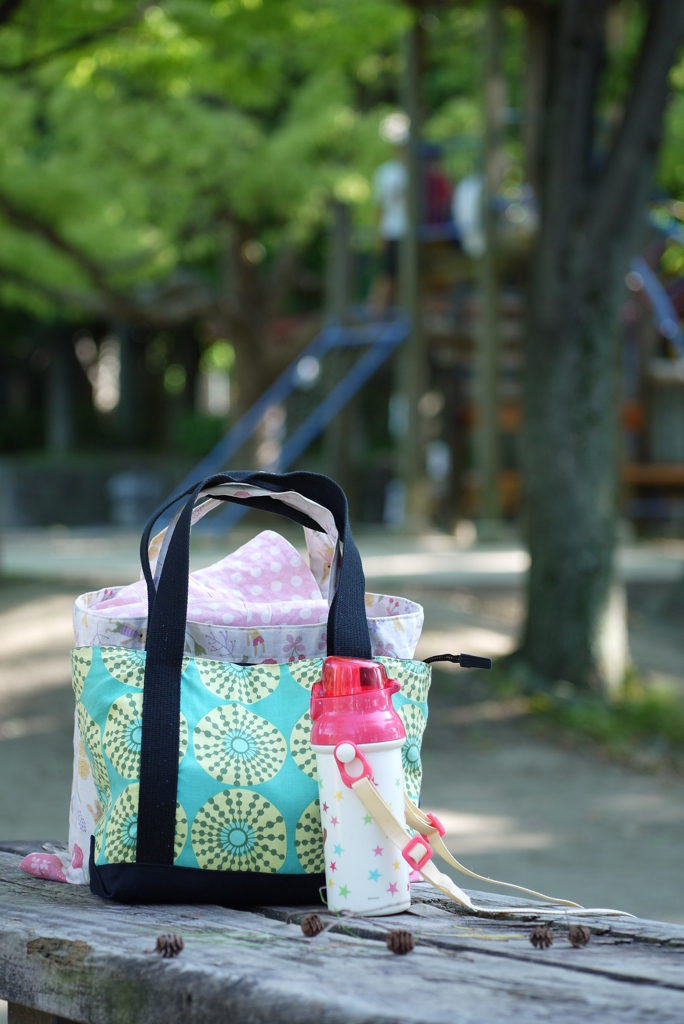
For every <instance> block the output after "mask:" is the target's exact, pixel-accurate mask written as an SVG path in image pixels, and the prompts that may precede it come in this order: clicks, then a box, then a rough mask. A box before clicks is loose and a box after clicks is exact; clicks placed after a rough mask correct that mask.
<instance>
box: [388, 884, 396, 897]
mask: <svg viewBox="0 0 684 1024" xmlns="http://www.w3.org/2000/svg"><path fill="white" fill-rule="evenodd" d="M385 891H386V892H391V893H392V895H393V896H396V895H397V883H396V882H390V884H389V888H388V889H386V890H385Z"/></svg>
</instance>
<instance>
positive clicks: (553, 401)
mask: <svg viewBox="0 0 684 1024" xmlns="http://www.w3.org/2000/svg"><path fill="white" fill-rule="evenodd" d="M606 7H607V5H605V4H603V3H597V2H596V0H561V2H559V3H558V4H557V5H555V6H554V7H547V8H545V9H544V8H543V7H542V8H540V18H541V21H542V28H543V32H542V34H541V38H543V40H544V45H545V47H546V60H545V63H546V67H547V69H548V75H547V83H546V102H545V110H544V118H543V122H542V125H541V139H540V147H539V152H540V166H539V181H540V190H541V191H540V203H541V229H540V238H539V244H538V251H537V255H536V262H535V267H534V271H533V280H532V286H531V295H530V311H529V324H528V337H527V351H526V381H525V427H524V434H523V469H524V480H525V527H526V534H527V540H528V544H529V548H530V555H531V568H530V576H529V583H528V613H527V623H526V627H525V632H524V638H523V644H522V648H521V654H522V655H523V657H524V658H525V660H526V661H527V662H528V663H529V665H530V666H531V667H532V669H533V670H534V673H536V676H537V679H541V681H542V682H546V683H548V682H550V681H553V680H558V679H564V680H569V681H570V682H572V683H573V684H575V685H576V686H578V687H581V688H585V689H589V688H593V689H596V690H601V689H602V688H605V687H606V686H609V687H610V686H612V687H614V686H615V685H616V684H619V682H621V679H620V678H619V677H620V676H621V674H623V673H624V667H625V657H626V653H627V652H626V631H625V629H624V608H623V609H622V611H621V610H620V601H619V597H617V598H616V596H615V594H614V592H613V591H612V588H613V548H614V540H615V504H616V475H617V474H616V468H617V437H618V431H617V397H618V355H619V336H618V322H619V310H620V304H621V299H622V293H623V281H624V276H625V273H626V271H627V268H628V262H629V259H630V257H631V256H632V255H633V254H634V251H635V247H636V240H637V237H638V233H639V228H640V225H641V222H642V218H643V210H644V204H645V202H646V200H647V198H648V194H649V190H650V188H651V186H652V181H653V173H654V168H655V159H656V155H657V151H658V146H659V142H660V133H661V124H662V114H663V110H664V106H665V102H666V96H667V75H668V71H669V68H670V67H671V65H672V63H673V61H674V59H675V57H676V54H677V49H678V46H679V44H680V42H681V40H682V37H683V36H684V5H680V4H675V3H669V2H668V0H654V2H653V3H651V4H650V9H651V17H650V22H649V26H648V29H647V32H646V35H645V37H644V40H643V44H642V53H641V59H640V64H639V67H638V68H637V71H636V73H635V76H634V83H633V93H632V96H631V99H630V101H629V103H628V104H627V107H626V110H625V117H624V121H623V124H622V126H621V128H620V130H619V131H618V133H617V136H616V138H615V141H614V143H613V146H612V149H611V151H610V153H609V154H608V157H607V159H606V160H605V161H604V162H603V164H602V166H600V167H598V168H597V167H596V160H597V154H596V151H595V147H594V125H595V119H596V99H597V90H598V87H599V83H600V75H601V71H602V68H603V64H604V47H603V39H604V19H605V10H606ZM611 595H612V596H611ZM620 616H622V625H621V623H620Z"/></svg>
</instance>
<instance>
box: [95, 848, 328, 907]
mask: <svg viewBox="0 0 684 1024" xmlns="http://www.w3.org/2000/svg"><path fill="white" fill-rule="evenodd" d="M94 845H95V841H94V839H91V845H90V889H91V892H94V893H95V895H96V896H101V897H102V898H103V899H106V900H114V901H115V902H116V903H142V904H145V903H205V904H206V903H214V904H218V905H219V906H221V907H231V908H232V909H233V910H245V909H247V908H248V907H258V906H275V907H290V906H292V907H297V906H302V905H304V904H306V905H309V906H310V905H312V904H317V905H320V903H321V894H320V890H321V888H322V887H323V886H325V872H324V871H323V872H321V873H320V874H317V875H277V874H260V873H259V872H256V871H200V870H198V869H197V868H181V867H172V866H169V865H168V864H103V865H100V866H99V867H98V866H97V865H96V864H95V853H94Z"/></svg>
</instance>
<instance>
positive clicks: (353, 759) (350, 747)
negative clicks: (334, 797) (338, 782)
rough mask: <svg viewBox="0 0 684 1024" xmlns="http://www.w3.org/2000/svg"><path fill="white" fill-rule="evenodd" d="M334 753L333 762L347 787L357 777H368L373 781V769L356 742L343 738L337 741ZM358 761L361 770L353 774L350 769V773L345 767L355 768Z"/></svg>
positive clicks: (357, 779) (349, 786)
mask: <svg viewBox="0 0 684 1024" xmlns="http://www.w3.org/2000/svg"><path fill="white" fill-rule="evenodd" d="M334 755H335V764H336V765H337V767H338V769H339V772H340V775H341V776H342V782H344V784H345V786H346V787H347V788H348V789H351V788H352V786H353V785H354V783H355V782H358V781H359V779H370V780H371V782H372V781H373V769H372V768H371V766H370V765H369V763H368V761H367V760H366V758H365V757H364V756H363V754H362V753H361V751H360V750H359V748H358V747H357V746H356V744H355V743H352V742H351V740H344V741H343V742H342V743H338V744H337V746H336V747H335V750H334ZM359 763H360V765H361V771H360V772H358V774H354V771H353V770H352V773H351V775H350V774H349V772H348V771H347V768H357V767H358V764H359Z"/></svg>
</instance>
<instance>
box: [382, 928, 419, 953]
mask: <svg viewBox="0 0 684 1024" xmlns="http://www.w3.org/2000/svg"><path fill="white" fill-rule="evenodd" d="M415 944H416V937H415V935H414V934H413V932H409V931H406V930H405V929H404V928H394V929H393V930H392V931H391V932H388V933H387V948H388V949H389V950H391V951H392V953H399V954H403V953H410V952H411V950H412V949H413V948H414V947H415Z"/></svg>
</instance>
